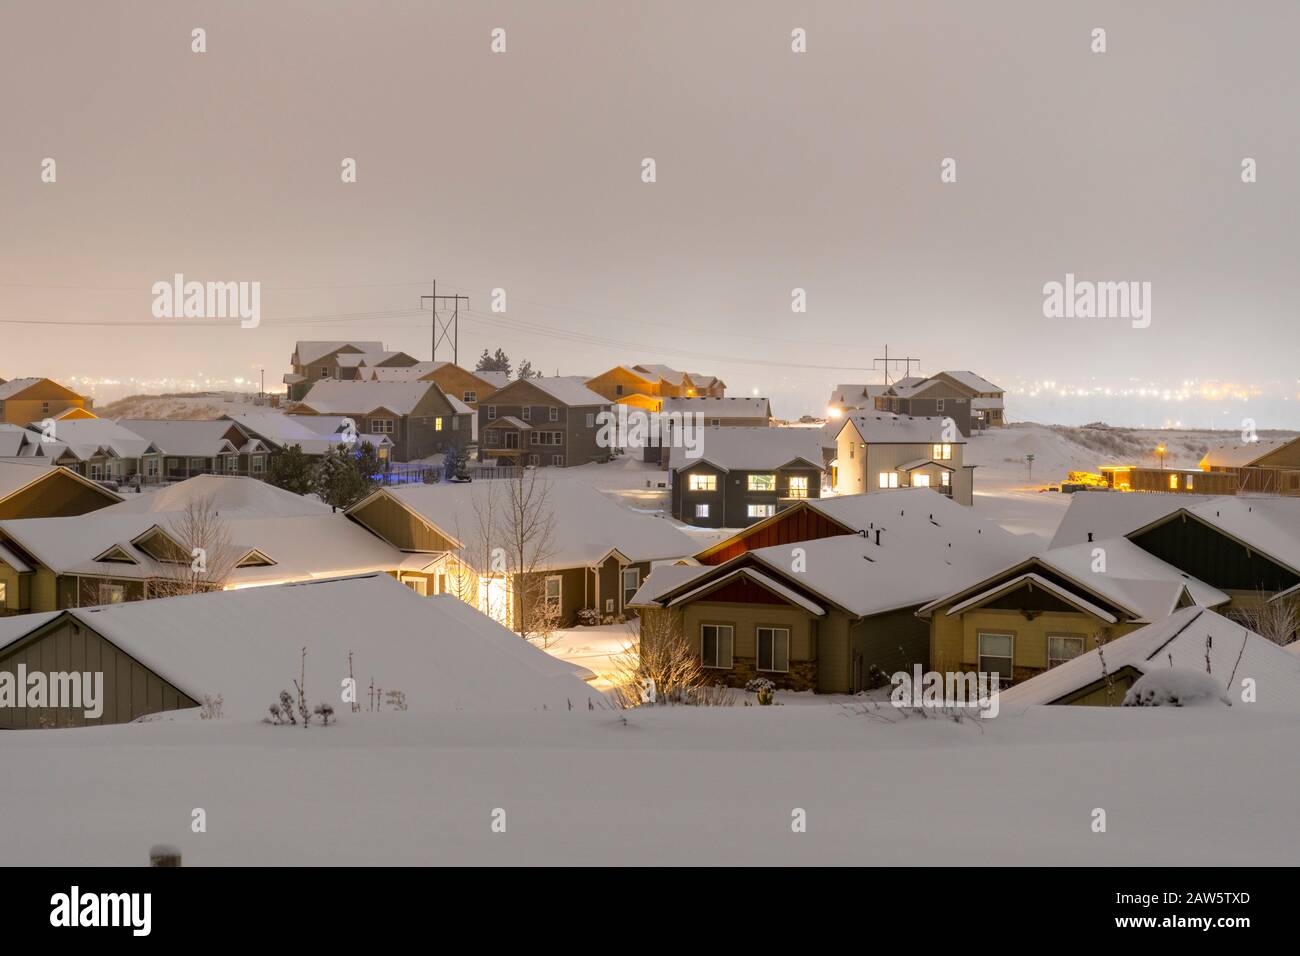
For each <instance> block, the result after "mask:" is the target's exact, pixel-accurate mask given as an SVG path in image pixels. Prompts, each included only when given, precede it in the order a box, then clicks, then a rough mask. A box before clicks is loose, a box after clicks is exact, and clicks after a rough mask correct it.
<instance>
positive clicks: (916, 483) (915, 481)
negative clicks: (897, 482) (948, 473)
mask: <svg viewBox="0 0 1300 956" xmlns="http://www.w3.org/2000/svg"><path fill="white" fill-rule="evenodd" d="M912 487H913V488H929V487H930V476H929V475H924V474H914V475H912Z"/></svg>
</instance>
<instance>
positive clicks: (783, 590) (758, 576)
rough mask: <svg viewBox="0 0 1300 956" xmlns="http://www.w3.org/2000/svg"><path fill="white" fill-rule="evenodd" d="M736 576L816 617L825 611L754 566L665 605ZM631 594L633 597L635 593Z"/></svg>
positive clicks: (679, 595) (689, 597) (703, 586)
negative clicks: (752, 582)
mask: <svg viewBox="0 0 1300 956" xmlns="http://www.w3.org/2000/svg"><path fill="white" fill-rule="evenodd" d="M738 577H743V578H747V579H749V580H751V581H754V582H755V583H756V584H758V585H759V586H760V587H764V588H766V589H767V590H769V591H771V592H772V593H773V594H776V595H778V596H780V597H782V598H784V599H785V600H787V601H789V602H790V603H791V604H793V605H795V606H796V607H801V608H803V609H804V610H805V611H807V612H808V613H809V614H814V615H816V616H817V617H821V616H823V615H824V614H825V613H826V609H825V608H823V607H822V606H821V605H820V604H818V603H817V602H816V601H810V600H808V598H806V597H804V596H803V595H801V594H799V593H798V592H796V591H792V590H791V589H790V588H788V587H786V586H785V585H784V584H782V583H781V582H780V581H777V580H775V579H774V578H772V577H771V576H770V575H767V574H764V573H763V572H762V571H756V570H755V569H754V568H736V569H735V570H734V571H731V572H730V573H728V574H723V575H721V576H717V577H714V578H712V579H711V580H709V581H708V582H706V583H704V584H702V585H700V586H699V587H698V588H695V589H693V590H690V591H684V592H680V593H678V594H677V596H676V597H674V598H673V599H672V600H670V601H669V602H668V604H667V605H666V606H667V607H676V606H677V605H678V604H684V603H686V602H687V601H691V600H693V599H695V598H696V597H699V596H700V595H702V594H704V593H705V592H707V591H711V590H713V589H714V588H717V587H721V586H722V585H723V584H726V583H727V582H728V581H731V580H734V579H735V578H738ZM633 596H634V597H635V595H633Z"/></svg>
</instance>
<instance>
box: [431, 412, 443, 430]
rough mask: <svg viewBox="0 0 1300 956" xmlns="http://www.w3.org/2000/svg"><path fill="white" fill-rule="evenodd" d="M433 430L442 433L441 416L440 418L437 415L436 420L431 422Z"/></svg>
mask: <svg viewBox="0 0 1300 956" xmlns="http://www.w3.org/2000/svg"><path fill="white" fill-rule="evenodd" d="M433 430H434V431H436V432H440V431H442V416H441V415H439V416H438V417H437V418H435V419H434V420H433Z"/></svg>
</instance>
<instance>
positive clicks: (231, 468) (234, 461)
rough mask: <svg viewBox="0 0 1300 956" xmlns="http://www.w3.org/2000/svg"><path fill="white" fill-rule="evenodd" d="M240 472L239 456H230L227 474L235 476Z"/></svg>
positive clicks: (227, 458) (227, 461)
mask: <svg viewBox="0 0 1300 956" xmlns="http://www.w3.org/2000/svg"><path fill="white" fill-rule="evenodd" d="M238 472H239V456H238V455H228V456H227V457H226V474H228V475H234V474H238Z"/></svg>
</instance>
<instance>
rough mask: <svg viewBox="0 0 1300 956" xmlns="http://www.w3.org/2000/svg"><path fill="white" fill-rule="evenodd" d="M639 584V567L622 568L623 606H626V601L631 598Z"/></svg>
mask: <svg viewBox="0 0 1300 956" xmlns="http://www.w3.org/2000/svg"><path fill="white" fill-rule="evenodd" d="M640 586H641V569H640V568H624V569H623V606H624V607H627V602H628V601H630V600H632V595H634V594H636V589H637V588H639V587H640Z"/></svg>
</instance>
